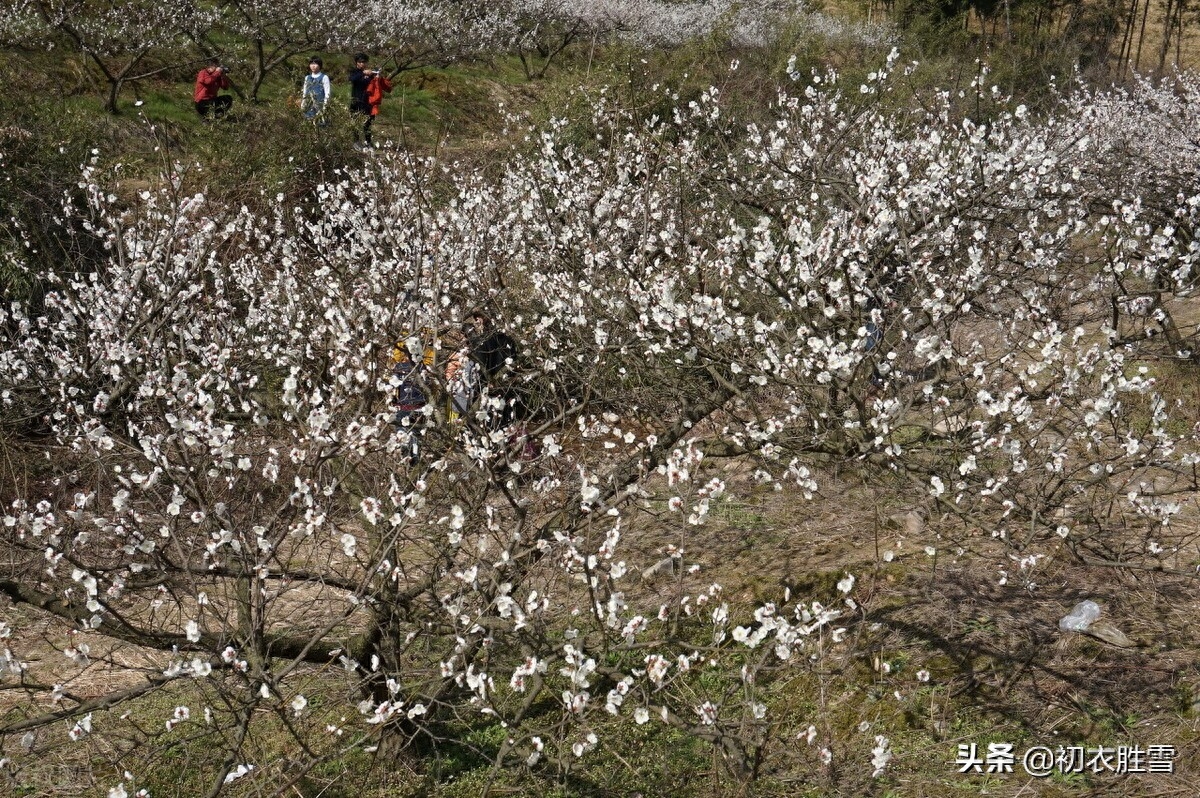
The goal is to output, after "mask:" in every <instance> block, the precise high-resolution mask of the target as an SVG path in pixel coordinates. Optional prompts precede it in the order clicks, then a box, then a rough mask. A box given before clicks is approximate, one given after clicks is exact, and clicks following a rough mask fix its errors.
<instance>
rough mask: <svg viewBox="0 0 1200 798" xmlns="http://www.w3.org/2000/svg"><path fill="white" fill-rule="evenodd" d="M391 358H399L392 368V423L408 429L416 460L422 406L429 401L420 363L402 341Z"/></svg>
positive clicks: (410, 456) (411, 453)
mask: <svg viewBox="0 0 1200 798" xmlns="http://www.w3.org/2000/svg"><path fill="white" fill-rule="evenodd" d="M392 359H393V360H395V361H396V365H395V367H394V368H393V369H392V385H393V386H394V387H395V389H396V393H395V396H394V398H393V404H394V406H395V408H396V415H395V416H394V417H393V418H392V424H393V425H395V426H396V427H398V428H400V429H401V430H407V432H408V452H409V453H408V459H409V462H410V463H412V464H414V465H415V464H416V462H417V456H418V455H419V454H420V444H421V430H420V428H419V426H418V424H419V423H420V422H421V420H422V416H423V408H424V407H425V403H426V401H427V399H426V397H425V390H424V388H423V387H422V385H421V366H420V365H419V364H417V363H414V362H413V359H412V356H411V355H410V354H409V352H408V347H407V346H406V345H405V344H404V343H403V342H402V343H399V344H397V345H396V348H395V349H394V350H393V351H392Z"/></svg>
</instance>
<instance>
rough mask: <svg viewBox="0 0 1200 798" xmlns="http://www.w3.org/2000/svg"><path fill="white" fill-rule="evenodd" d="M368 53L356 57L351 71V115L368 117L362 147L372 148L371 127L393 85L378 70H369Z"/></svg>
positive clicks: (364, 124)
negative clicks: (384, 96)
mask: <svg viewBox="0 0 1200 798" xmlns="http://www.w3.org/2000/svg"><path fill="white" fill-rule="evenodd" d="M368 60H369V59H368V58H367V54H366V53H358V54H356V55H355V56H354V69H351V70H350V113H352V114H362V115H363V116H365V117H366V121H364V122H363V127H362V138H363V142H362V146H363V147H366V148H369V147H370V146H371V125H372V124H374V122H375V117H376V116H377V115H378V114H379V105H380V103H381V102H382V101H383V94H384V93H385V92H389V91H391V90H392V83H391V81H389V80H388V79H387V78H385V77H384V76H383V75H382V74H381V73H380V71H379V70H378V69H367V61H368Z"/></svg>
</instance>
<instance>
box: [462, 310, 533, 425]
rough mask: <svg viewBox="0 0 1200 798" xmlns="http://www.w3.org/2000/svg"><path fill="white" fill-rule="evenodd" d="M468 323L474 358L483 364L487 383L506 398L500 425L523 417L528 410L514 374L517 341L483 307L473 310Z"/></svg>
mask: <svg viewBox="0 0 1200 798" xmlns="http://www.w3.org/2000/svg"><path fill="white" fill-rule="evenodd" d="M467 324H468V326H467V340H468V342H469V344H470V351H471V358H472V359H473V360H474V361H475V362H476V363H478V364H479V371H480V377H481V382H482V383H483V385H484V386H486V387H487V388H488V389H489V391H490V393H491V394H492V395H493V396H498V397H499V398H500V399H501V400H502V401H503V407H502V409H501V411H500V417H499V418H498V419H497V421H498V422H499V424H500V426H507V425H508V424H510V423H512V422H513V421H514V420H515V419H517V418H519V417H520V416H521V414H522V412H523V410H524V403H523V402H522V401H521V397H520V394H519V393H518V391H517V389H516V388H515V387H514V386H513V384H512V376H511V375H512V371H513V368H514V365H515V363H516V359H517V343H516V341H514V340H513V339H512V337H511V336H509V335H508V334H507V333H506V332H504V331H503V330H500V329H498V328H497V327H496V326H495V325H494V324H492V320H491V319H490V318H489V317H488V315H487V314H486V313H484V312H483V311H482V310H474V311H471V315H470V317H469V318H468V322H467Z"/></svg>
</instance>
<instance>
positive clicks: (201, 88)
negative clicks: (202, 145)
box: [192, 58, 233, 119]
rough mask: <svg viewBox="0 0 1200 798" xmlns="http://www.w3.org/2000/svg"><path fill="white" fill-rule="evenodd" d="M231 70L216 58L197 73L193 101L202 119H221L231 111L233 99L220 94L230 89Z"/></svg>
mask: <svg viewBox="0 0 1200 798" xmlns="http://www.w3.org/2000/svg"><path fill="white" fill-rule="evenodd" d="M228 72H229V70H228V69H227V68H225V67H223V66H221V62H220V61H218V60H217V59H215V58H210V59H208V66H206V67H204V69H201V70H200V71H199V72H197V73H196V91H195V93H193V95H192V99H193V100H194V101H195V103H196V113H198V114H200V117H201V118H202V119H207V118H208V117H210V116H212V117H221V116H224V115H225V112H226V111H228V110H229V106H231V105H233V97H231V96H229V95H228V94H219V92H220V91H221V89H228V88H229V86H230V85H231V84H230V83H229V75H228V74H226V73H228Z"/></svg>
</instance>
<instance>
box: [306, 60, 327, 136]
mask: <svg viewBox="0 0 1200 798" xmlns="http://www.w3.org/2000/svg"><path fill="white" fill-rule="evenodd" d="M324 68H325V63H324V62H323V61H322V60H321V59H320V58H319V57H318V56H315V55H314V56H313V57H312V58H310V59H308V74H307V75H305V76H304V85H303V87H302V88H301V90H300V110H301V111H303V112H304V118H305V119H311V120H314V121H316V123H317V124H319V125H324V124H325V106H326V105H328V104H329V95H330V90H329V76H328V75H326V74H325V73H324V72H322V71H321V70H322V69H324Z"/></svg>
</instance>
